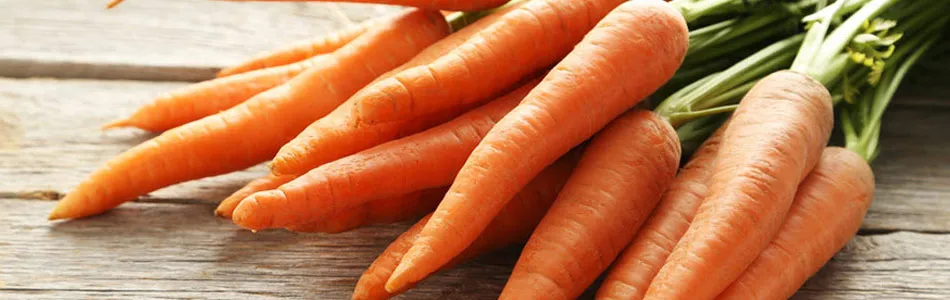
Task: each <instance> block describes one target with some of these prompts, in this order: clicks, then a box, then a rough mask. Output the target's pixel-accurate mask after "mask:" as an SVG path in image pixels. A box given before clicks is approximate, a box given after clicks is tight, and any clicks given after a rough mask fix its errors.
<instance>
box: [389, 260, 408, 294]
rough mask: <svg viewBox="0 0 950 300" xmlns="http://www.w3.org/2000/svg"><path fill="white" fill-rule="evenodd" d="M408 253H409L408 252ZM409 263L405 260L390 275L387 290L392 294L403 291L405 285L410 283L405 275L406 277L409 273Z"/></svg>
mask: <svg viewBox="0 0 950 300" xmlns="http://www.w3.org/2000/svg"><path fill="white" fill-rule="evenodd" d="M407 254H408V253H407ZM408 269H409V264H407V263H406V262H405V261H403V262H402V263H400V264H399V265H398V266H396V270H394V271H393V273H392V275H390V276H389V280H387V281H386V286H385V288H386V291H387V292H389V293H392V294H395V293H398V292H399V291H402V289H403V287H405V286H406V285H408V284H409V283H408V282H407V280H406V279H405V278H403V277H406V276H407V275H408V274H407V273H408Z"/></svg>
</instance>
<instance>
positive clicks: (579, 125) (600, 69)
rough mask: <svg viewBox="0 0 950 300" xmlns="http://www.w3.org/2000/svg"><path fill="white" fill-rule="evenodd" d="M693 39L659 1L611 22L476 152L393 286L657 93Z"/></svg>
mask: <svg viewBox="0 0 950 300" xmlns="http://www.w3.org/2000/svg"><path fill="white" fill-rule="evenodd" d="M540 2H544V1H540ZM576 2H584V3H583V4H584V5H593V4H600V5H604V6H609V5H605V4H606V3H604V2H599V3H588V2H587V1H576ZM530 3H535V2H530ZM530 3H529V4H530ZM571 3H575V1H571ZM550 5H555V4H550ZM525 7H527V6H525ZM687 35H688V33H687V30H686V23H685V21H684V20H683V17H682V16H680V14H679V13H678V12H677V11H676V10H675V9H674V8H672V7H671V6H669V4H666V3H664V2H662V1H658V0H635V1H630V2H626V3H624V4H623V5H622V6H621V7H620V8H618V9H616V10H614V12H613V13H611V14H610V15H609V16H608V17H606V18H604V20H602V21H601V22H600V23H599V24H598V25H597V27H596V28H594V29H593V30H592V31H591V32H590V33H589V34H588V35H587V37H585V38H584V40H583V41H582V42H581V43H580V44H578V46H577V47H576V48H575V50H574V51H573V52H571V54H570V55H568V56H567V57H566V58H565V59H564V60H563V61H561V63H559V64H558V65H557V66H556V67H555V68H554V69H553V70H552V71H551V72H550V73H548V75H547V76H546V77H545V78H544V80H542V82H541V83H540V84H538V87H537V88H535V89H534V90H533V91H531V93H530V94H528V96H526V97H525V100H524V101H522V103H521V104H519V106H518V107H516V108H515V109H514V110H513V111H512V112H511V113H509V114H508V115H506V116H505V118H503V119H502V120H501V121H499V122H498V124H497V125H496V126H495V127H494V128H492V130H491V131H489V133H488V134H487V135H486V137H485V139H483V140H482V142H481V143H480V144H479V145H478V147H477V148H476V149H475V151H473V152H472V155H471V156H470V157H469V159H468V161H467V162H466V163H465V166H464V167H463V168H462V170H461V171H460V172H459V174H458V176H457V177H456V180H455V182H454V183H453V184H452V187H451V189H450V190H449V193H448V194H447V195H446V198H445V199H444V200H443V201H442V203H441V204H439V208H438V209H437V210H436V212H435V213H434V214H433V216H432V219H431V220H430V222H429V223H428V224H426V227H425V229H424V230H423V231H422V234H421V236H420V237H419V239H418V240H416V243H415V244H414V245H413V247H412V249H411V250H410V251H409V252H408V253H407V254H406V257H405V258H404V259H403V261H402V263H400V265H399V267H398V268H397V269H396V272H395V273H394V274H393V276H392V277H391V278H390V279H389V280H390V281H389V283H387V285H386V287H387V289H388V290H399V289H401V287H402V286H403V285H405V284H407V283H409V282H414V281H418V280H419V279H420V278H423V277H425V276H426V275H428V274H429V273H431V272H433V271H435V269H436V268H438V266H441V265H443V264H444V263H445V262H447V261H448V260H449V259H451V258H452V257H454V256H455V255H456V254H458V253H459V252H461V251H462V250H463V249H465V247H466V246H468V245H469V244H470V243H471V242H472V241H474V240H475V238H476V237H477V236H478V234H479V233H480V232H481V231H482V230H483V229H484V228H485V226H487V225H488V223H489V222H490V221H491V219H492V217H494V216H495V215H496V214H497V213H498V211H500V210H501V209H502V208H503V207H504V206H505V203H506V202H507V201H508V199H510V198H511V196H512V195H514V194H515V193H516V192H517V191H518V190H519V189H520V188H521V187H522V186H524V184H526V183H527V181H528V180H530V179H531V178H532V177H534V175H536V174H537V173H538V172H539V171H540V170H541V169H543V168H544V166H546V165H547V164H550V163H551V162H553V161H554V160H555V159H557V157H559V156H560V155H563V154H564V153H565V152H567V151H568V150H569V149H570V148H571V147H573V146H575V145H577V144H579V143H581V142H582V141H584V140H586V139H587V138H589V137H590V136H591V135H593V134H594V132H595V131H597V130H598V129H600V128H602V127H603V126H604V125H606V124H607V123H608V122H610V120H612V119H613V118H615V117H617V116H618V115H620V114H621V113H623V112H624V111H625V110H627V109H629V108H631V107H632V106H634V105H635V104H636V103H637V102H638V101H639V99H642V98H643V97H646V96H647V95H649V94H650V93H652V92H653V91H655V90H656V89H657V88H658V87H659V86H660V85H661V84H663V82H665V81H666V80H667V79H669V78H670V77H671V76H672V74H673V72H674V71H675V70H676V68H677V67H678V66H679V65H680V63H681V62H682V60H683V57H684V55H685V53H686V48H687Z"/></svg>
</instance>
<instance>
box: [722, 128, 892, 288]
mask: <svg viewBox="0 0 950 300" xmlns="http://www.w3.org/2000/svg"><path fill="white" fill-rule="evenodd" d="M873 196H874V174H873V173H872V172H871V167H870V166H868V164H867V162H865V161H864V159H862V158H861V156H859V155H857V154H856V153H854V152H851V151H848V150H846V149H843V148H836V147H835V148H827V149H825V151H824V153H822V155H821V158H820V159H819V161H818V164H817V165H816V166H815V169H813V170H812V172H811V174H809V175H808V177H806V178H805V181H803V182H802V184H801V185H800V186H799V187H798V193H797V194H796V195H795V202H794V203H793V204H792V208H791V210H789V212H788V217H787V218H786V219H785V222H784V224H782V227H781V229H779V231H778V233H777V234H776V235H775V238H774V239H773V240H772V242H771V243H769V245H768V247H766V248H765V250H763V251H762V253H761V254H759V256H758V258H756V259H755V261H754V262H752V264H751V265H749V267H748V268H746V270H745V272H743V273H742V276H740V277H739V278H738V279H736V280H735V281H734V282H732V284H731V285H729V287H728V288H727V289H726V291H725V292H723V293H722V294H720V295H719V297H718V298H717V299H788V298H790V297H792V295H794V294H795V292H796V291H797V290H798V288H799V287H801V286H802V284H804V283H805V280H807V279H808V277H810V276H811V275H812V274H815V272H818V270H819V269H821V266H822V265H824V264H825V262H827V261H828V260H829V259H831V257H832V256H834V254H835V252H837V251H838V250H839V249H841V248H842V247H844V245H845V244H846V243H848V240H849V239H851V237H852V236H854V234H855V233H857V232H858V228H859V227H861V221H862V220H863V219H864V214H865V213H866V212H867V210H868V207H869V206H870V205H871V198H872V197H873Z"/></svg>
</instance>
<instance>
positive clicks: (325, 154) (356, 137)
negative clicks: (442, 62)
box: [270, 1, 525, 174]
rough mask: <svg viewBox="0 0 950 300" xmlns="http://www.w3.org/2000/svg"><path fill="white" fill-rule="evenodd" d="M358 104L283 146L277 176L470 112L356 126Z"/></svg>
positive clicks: (423, 59)
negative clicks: (354, 124) (355, 108)
mask: <svg viewBox="0 0 950 300" xmlns="http://www.w3.org/2000/svg"><path fill="white" fill-rule="evenodd" d="M524 3H525V1H521V2H518V3H515V4H513V5H509V6H505V7H504V8H501V9H499V10H498V11H496V12H495V13H493V14H491V15H488V16H487V17H484V18H482V19H479V20H478V21H476V22H475V23H473V24H471V25H468V26H466V27H463V28H462V29H461V30H459V31H457V32H455V33H453V34H451V35H449V36H448V37H446V38H444V39H442V40H439V41H438V42H436V43H435V44H433V45H432V46H430V47H428V48H426V49H425V50H423V51H422V52H421V53H419V55H416V56H415V57H413V58H412V60H410V61H409V62H406V63H405V64H403V65H401V66H399V67H397V68H395V69H393V70H392V71H389V72H387V73H386V74H384V75H382V76H379V77H378V78H377V79H376V80H375V81H374V82H373V83H372V84H371V85H374V84H376V83H378V82H379V81H381V80H383V79H386V78H389V77H392V76H393V75H394V74H398V73H399V72H401V71H403V70H406V69H409V68H413V67H416V66H421V65H425V64H428V63H431V62H432V61H434V60H436V59H438V58H439V57H441V56H443V55H445V54H446V53H449V52H451V51H453V50H454V49H455V48H457V47H458V46H459V45H461V44H462V43H464V42H465V41H466V40H468V39H469V38H471V37H472V36H474V35H475V34H477V33H479V32H481V31H482V30H483V29H485V28H487V27H489V26H491V25H492V24H494V23H495V22H497V21H498V20H499V19H500V18H501V17H503V16H504V15H506V14H507V13H510V12H511V11H513V10H515V9H517V8H518V7H521V6H522V5H524ZM355 102H356V99H355V98H351V99H349V100H347V102H346V103H344V104H343V105H341V106H340V107H338V108H337V109H336V110H334V111H333V112H331V113H330V114H329V115H327V116H326V117H324V118H321V119H320V120H318V121H317V122H314V123H313V124H311V125H310V126H308V127H307V129H305V130H304V131H303V132H301V133H300V135H298V136H297V137H296V138H294V139H293V140H292V141H290V142H289V143H287V145H285V146H284V147H282V148H281V149H280V151H279V152H278V154H277V156H276V157H275V158H274V160H273V161H272V162H271V164H270V167H271V171H272V172H273V173H275V174H303V173H305V172H307V171H310V170H311V169H314V168H316V167H319V166H320V165H323V164H325V163H328V162H331V161H334V160H337V159H340V158H342V157H344V156H346V155H350V154H353V153H356V152H359V151H362V150H365V149H368V148H370V147H373V146H376V145H379V144H381V143H384V142H387V141H390V140H392V139H395V138H398V137H401V136H405V135H409V134H413V133H416V132H419V131H421V130H424V129H426V128H429V127H432V126H434V125H436V124H441V123H444V122H445V121H447V120H451V119H452V118H454V117H456V116H458V114H460V112H464V111H465V110H467V107H463V108H455V109H449V110H445V111H441V112H437V113H434V114H430V115H427V116H425V117H421V118H415V119H413V120H409V121H401V122H390V123H386V124H376V125H374V126H352V124H353V123H355V117H354V116H353V115H352V111H353V110H352V106H353V105H354V104H355Z"/></svg>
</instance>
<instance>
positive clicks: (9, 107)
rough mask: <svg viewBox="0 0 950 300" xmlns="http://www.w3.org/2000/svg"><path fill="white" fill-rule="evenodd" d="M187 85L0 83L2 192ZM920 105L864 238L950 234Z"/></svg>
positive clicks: (887, 171)
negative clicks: (898, 232) (109, 125)
mask: <svg viewBox="0 0 950 300" xmlns="http://www.w3.org/2000/svg"><path fill="white" fill-rule="evenodd" d="M181 85H182V84H180V83H151V82H136V81H98V80H55V79H27V80H23V79H0V116H2V117H0V131H2V132H7V133H5V134H3V135H0V136H3V138H0V178H16V180H0V193H5V194H6V195H11V194H16V193H19V195H24V194H25V196H20V198H24V197H27V198H29V197H30V196H29V195H37V193H36V192H45V191H52V192H56V193H64V192H66V191H68V190H69V189H70V188H72V187H73V186H74V185H76V184H78V182H79V181H80V180H82V179H83V178H84V177H85V176H86V175H87V174H88V173H90V172H92V171H93V170H94V169H95V168H97V167H99V166H100V165H101V164H102V163H103V162H104V161H106V160H107V159H109V158H111V157H113V156H115V155H117V154H119V153H120V152H122V151H123V150H125V149H128V148H129V147H131V146H133V145H135V144H137V143H140V142H142V141H144V140H146V139H148V138H149V137H151V135H149V134H146V133H143V132H141V131H138V130H133V129H127V130H117V131H108V132H101V131H99V130H98V128H99V126H100V125H101V124H103V123H105V122H107V121H109V120H111V119H115V118H118V117H121V116H125V115H128V114H129V113H131V112H132V111H133V110H134V109H135V108H136V107H138V106H139V105H140V104H142V103H144V102H146V101H149V100H150V99H151V98H152V97H154V96H155V95H157V94H159V93H161V92H162V91H166V90H168V89H172V88H175V87H179V86H181ZM917 99H918V98H906V99H901V100H899V101H898V102H897V103H896V104H895V107H894V108H893V109H892V110H891V111H890V113H888V115H887V117H886V119H885V120H884V130H883V134H882V141H883V143H882V144H883V149H882V152H881V156H880V158H879V159H878V160H877V163H876V164H875V165H874V169H875V173H876V176H877V186H878V189H877V194H876V198H875V200H874V203H873V204H872V207H871V210H870V212H869V214H868V217H867V219H866V221H865V223H864V226H863V229H864V230H866V231H870V232H887V231H895V230H907V231H920V232H950V205H947V204H946V199H950V184H948V182H950V151H947V150H946V149H948V148H950V139H946V138H944V134H945V129H946V128H950V107H941V106H936V105H929V104H927V103H931V102H934V100H931V99H926V98H919V99H923V100H917ZM264 172H265V171H264V170H263V168H262V167H257V168H252V169H250V170H247V171H244V172H237V173H234V174H229V175H224V176H219V177H216V178H209V179H204V180H198V181H194V182H189V183H185V184H181V185H177V186H173V187H169V188H166V189H163V190H160V191H157V192H155V193H152V194H151V196H150V197H148V198H143V199H142V200H145V201H152V202H183V201H184V202H189V201H196V202H200V203H216V202H218V201H220V200H221V199H223V198H224V197H225V196H227V195H228V194H229V193H230V192H232V191H234V190H236V189H237V188H239V187H240V186H242V185H243V184H244V183H245V182H246V181H248V180H250V179H252V178H255V177H257V176H261V175H262V174H265V173H264ZM39 194H43V193H39ZM53 194H55V193H53ZM44 195H49V193H47V194H44Z"/></svg>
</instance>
